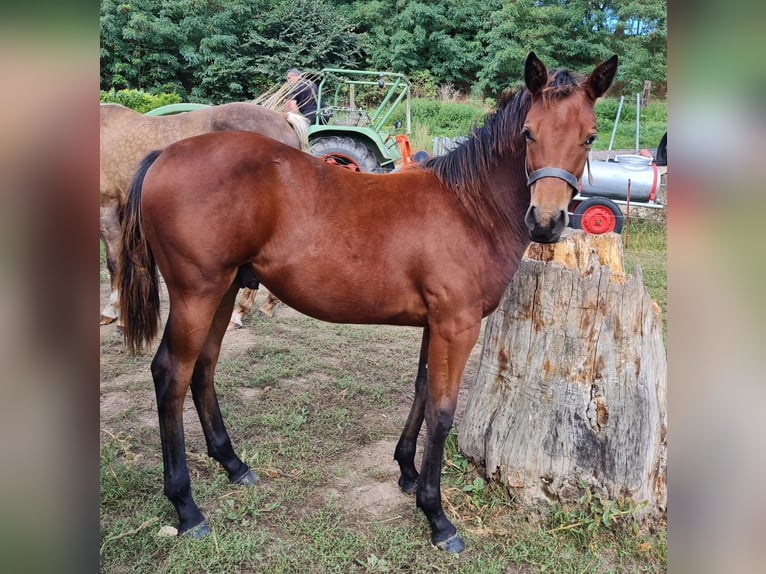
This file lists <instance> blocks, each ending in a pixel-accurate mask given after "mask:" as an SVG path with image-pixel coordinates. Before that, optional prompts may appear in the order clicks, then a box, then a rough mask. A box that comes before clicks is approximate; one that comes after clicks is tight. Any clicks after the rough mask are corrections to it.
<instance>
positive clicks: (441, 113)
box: [391, 99, 486, 137]
mask: <svg viewBox="0 0 766 574" xmlns="http://www.w3.org/2000/svg"><path fill="white" fill-rule="evenodd" d="M410 113H411V115H412V119H413V124H414V126H415V128H416V127H417V126H423V127H425V128H426V129H427V130H428V133H429V134H430V135H431V136H432V137H433V136H448V137H454V136H456V135H467V134H468V132H470V131H471V129H472V128H474V127H476V126H479V125H481V124H482V123H483V120H484V117H485V115H486V110H485V109H484V106H482V105H481V104H479V103H477V102H470V101H469V102H465V103H461V102H448V103H445V104H440V103H439V102H437V101H435V100H429V99H413V100H412V101H411V102H410ZM404 114H405V109H404V105H399V106H398V107H397V109H396V110H395V111H394V113H393V114H391V123H392V124H393V122H395V121H396V120H400V121H402V122H403V121H404Z"/></svg>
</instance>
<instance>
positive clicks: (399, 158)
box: [146, 68, 413, 173]
mask: <svg viewBox="0 0 766 574" xmlns="http://www.w3.org/2000/svg"><path fill="white" fill-rule="evenodd" d="M318 79H319V84H318V90H317V101H318V102H317V103H318V106H317V108H318V111H317V117H316V120H315V122H314V124H313V125H310V126H309V144H310V147H311V153H312V155H314V156H317V157H321V158H324V159H325V160H326V161H328V162H330V163H334V164H336V165H340V166H342V167H345V168H347V169H351V170H354V171H364V172H377V173H386V172H389V171H391V170H393V169H394V168H395V167H400V166H406V165H408V164H410V163H412V162H413V159H412V154H411V151H410V143H409V139H408V137H407V135H408V134H409V133H410V130H411V125H412V124H411V119H410V84H409V82H408V81H407V78H406V77H405V76H403V75H402V74H396V73H392V72H377V71H369V70H368V71H358V70H342V69H338V68H324V69H323V70H322V71H321V72H320V73H319V78H318ZM402 102H404V104H405V106H406V107H405V122H406V126H404V128H405V133H402V134H392V133H389V132H388V131H386V130H385V129H384V126H386V125H387V122H388V121H389V119H390V117H391V114H392V113H393V112H394V110H395V109H396V107H397V106H398V105H399V104H401V103H402ZM205 107H207V104H199V103H181V104H170V105H167V106H162V107H160V108H156V109H154V110H151V111H149V112H147V113H146V114H147V115H150V116H164V115H170V114H177V113H183V112H189V111H192V110H197V109H201V108H205ZM402 127H403V126H402V125H401V122H396V123H395V124H394V125H393V128H394V129H395V130H399V129H400V128H402Z"/></svg>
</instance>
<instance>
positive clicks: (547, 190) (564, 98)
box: [522, 52, 617, 243]
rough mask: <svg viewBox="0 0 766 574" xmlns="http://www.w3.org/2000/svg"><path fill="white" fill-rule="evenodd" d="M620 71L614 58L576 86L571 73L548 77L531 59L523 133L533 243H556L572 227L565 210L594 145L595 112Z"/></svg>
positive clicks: (527, 70) (528, 222)
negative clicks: (527, 102) (566, 229)
mask: <svg viewBox="0 0 766 574" xmlns="http://www.w3.org/2000/svg"><path fill="white" fill-rule="evenodd" d="M616 71H617V56H612V57H611V58H610V59H609V60H607V61H606V62H603V63H602V64H600V65H598V66H597V67H596V68H595V69H594V70H593V72H591V74H590V75H589V76H588V77H587V78H585V79H584V80H583V81H575V80H573V78H572V76H571V75H570V74H569V73H568V72H561V73H558V74H551V75H550V76H549V75H548V70H547V69H546V68H545V65H544V64H543V63H542V62H541V61H540V60H539V59H538V58H537V56H535V53H534V52H530V54H529V56H528V57H527V62H526V66H525V69H524V81H525V82H526V86H527V89H528V90H529V93H530V96H531V105H530V108H529V112H528V113H527V117H526V120H525V122H524V127H523V128H522V133H523V135H524V137H525V138H526V140H527V150H526V167H527V173H528V181H527V185H528V186H529V189H530V193H531V200H530V204H529V209H528V210H527V214H526V216H525V218H524V222H525V223H526V225H527V228H528V230H529V236H530V238H531V239H532V240H533V241H537V242H540V243H553V242H556V241H558V239H559V237H560V236H561V233H562V231H564V228H565V227H566V226H567V224H568V223H569V216H568V214H567V208H568V206H569V202H570V201H571V200H572V198H573V197H574V196H575V195H576V194H577V191H578V181H579V179H580V178H581V177H582V174H583V170H584V169H585V162H586V160H587V157H588V151H589V150H590V146H591V144H592V143H593V141H594V140H595V139H596V133H597V130H596V116H595V114H594V113H593V106H594V104H595V103H596V99H597V98H598V97H599V96H601V95H602V94H603V93H604V92H606V90H607V89H608V88H609V86H610V85H611V83H612V80H613V79H614V75H615V72H616Z"/></svg>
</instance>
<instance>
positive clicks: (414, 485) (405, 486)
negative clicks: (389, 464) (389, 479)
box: [399, 476, 418, 494]
mask: <svg viewBox="0 0 766 574" xmlns="http://www.w3.org/2000/svg"><path fill="white" fill-rule="evenodd" d="M399 488H401V489H402V492H403V493H404V494H415V491H416V490H417V489H418V479H417V477H415V478H414V479H407V478H404V477H403V476H400V477H399Z"/></svg>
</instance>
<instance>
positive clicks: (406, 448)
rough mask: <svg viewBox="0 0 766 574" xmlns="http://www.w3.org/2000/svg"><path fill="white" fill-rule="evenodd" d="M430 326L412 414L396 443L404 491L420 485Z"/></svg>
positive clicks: (401, 483)
mask: <svg viewBox="0 0 766 574" xmlns="http://www.w3.org/2000/svg"><path fill="white" fill-rule="evenodd" d="M427 365H428V327H426V328H425V329H423V340H422V342H421V344H420V360H419V362H418V374H417V376H416V377H415V398H414V399H413V401H412V407H411V408H410V414H409V416H408V417H407V422H406V423H404V430H402V435H401V437H399V442H398V443H397V444H396V450H395V451H394V458H395V459H396V462H398V463H399V471H400V476H399V486H400V487H401V489H402V490H403V491H404V492H414V491H415V488H416V487H417V485H418V471H417V470H416V469H415V451H416V449H417V442H418V435H419V434H420V427H421V426H422V425H423V417H424V416H425V407H426V398H427V396H428V386H427V385H426V379H427V377H428V371H427Z"/></svg>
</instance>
